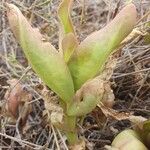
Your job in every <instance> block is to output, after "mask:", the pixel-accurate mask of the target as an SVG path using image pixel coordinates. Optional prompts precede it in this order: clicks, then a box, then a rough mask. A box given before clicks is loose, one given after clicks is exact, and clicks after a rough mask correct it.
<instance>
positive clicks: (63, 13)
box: [58, 0, 74, 34]
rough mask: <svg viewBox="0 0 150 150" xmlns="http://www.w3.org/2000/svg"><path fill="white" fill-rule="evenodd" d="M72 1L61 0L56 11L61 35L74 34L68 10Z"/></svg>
mask: <svg viewBox="0 0 150 150" xmlns="http://www.w3.org/2000/svg"><path fill="white" fill-rule="evenodd" d="M72 2H73V0H62V3H61V4H60V6H59V9H58V17H59V19H60V23H61V26H60V28H61V29H62V32H63V34H67V33H70V32H71V33H74V28H73V25H72V20H71V17H70V10H71V5H72Z"/></svg>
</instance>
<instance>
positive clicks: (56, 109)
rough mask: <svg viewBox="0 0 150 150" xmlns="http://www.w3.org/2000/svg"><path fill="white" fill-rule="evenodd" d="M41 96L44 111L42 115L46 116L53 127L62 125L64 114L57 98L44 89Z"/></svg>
mask: <svg viewBox="0 0 150 150" xmlns="http://www.w3.org/2000/svg"><path fill="white" fill-rule="evenodd" d="M42 96H43V99H44V105H45V109H46V112H44V113H45V114H43V115H47V118H48V120H50V122H51V123H52V124H53V125H55V126H57V125H60V124H62V122H63V117H64V113H63V108H62V107H61V106H60V105H59V104H58V97H56V96H52V94H51V92H50V91H49V90H47V88H46V87H44V89H43V90H42Z"/></svg>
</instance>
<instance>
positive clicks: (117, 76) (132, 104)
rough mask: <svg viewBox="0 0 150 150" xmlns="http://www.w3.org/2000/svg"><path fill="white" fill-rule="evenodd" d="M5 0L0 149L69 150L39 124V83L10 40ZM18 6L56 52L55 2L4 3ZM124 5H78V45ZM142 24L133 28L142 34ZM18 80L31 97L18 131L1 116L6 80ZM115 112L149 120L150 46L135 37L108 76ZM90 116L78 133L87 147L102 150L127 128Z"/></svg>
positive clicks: (143, 5) (0, 25) (89, 0)
mask: <svg viewBox="0 0 150 150" xmlns="http://www.w3.org/2000/svg"><path fill="white" fill-rule="evenodd" d="M4 2H5V0H1V1H0V58H1V59H0V149H7V150H23V149H25V150H32V149H36V150H37V149H40V150H42V149H43V150H54V149H57V150H59V149H61V150H63V149H64V150H67V149H68V147H67V145H66V143H65V140H66V138H65V136H64V135H62V134H61V133H60V131H59V130H58V129H56V128H54V127H53V126H51V125H50V124H47V122H45V120H44V119H43V115H42V112H43V110H44V104H43V100H42V96H41V95H40V94H39V92H38V88H37V87H39V86H40V85H41V80H40V79H39V78H38V77H37V76H36V75H35V74H34V73H33V72H32V70H31V69H30V68H29V67H28V63H27V61H26V59H25V58H24V55H23V54H22V52H21V49H20V47H19V46H18V43H17V42H16V40H15V39H14V36H13V34H12V32H11V31H10V29H9V25H8V22H7V19H6V12H5V7H4ZM7 2H12V3H14V4H16V5H17V6H18V7H19V8H20V9H21V10H22V11H23V13H24V15H26V16H27V17H28V18H29V20H30V22H31V23H32V24H33V25H34V26H35V27H38V28H40V30H41V32H42V33H43V34H44V35H45V36H46V37H47V38H48V39H49V41H51V42H52V43H53V44H54V45H55V46H56V47H57V46H58V43H57V42H58V26H57V25H58V19H57V17H56V16H57V7H58V4H59V0H45V1H44V0H7ZM135 3H136V5H137V8H138V12H139V16H138V17H139V18H142V16H144V14H145V13H146V12H148V6H149V5H150V1H149V0H143V1H136V0H135ZM123 4H124V1H120V4H118V1H117V0H116V1H115V0H111V1H108V0H103V1H102V0H94V1H93V0H85V1H81V0H76V2H75V4H74V7H73V13H72V17H73V22H74V24H75V26H76V30H77V33H78V35H79V36H78V38H79V40H82V39H84V38H85V37H86V36H87V35H88V34H90V33H91V32H93V31H95V30H98V29H100V28H102V27H103V26H104V25H105V24H106V23H107V22H109V20H111V18H112V16H113V14H114V11H115V10H117V9H116V7H118V6H119V9H120V8H121V7H122V5H123ZM146 21H147V20H146V19H143V20H142V21H141V22H140V23H138V24H137V26H138V27H139V28H140V29H142V30H143V31H145V30H146V28H145V27H144V22H146ZM13 78H17V79H18V80H19V82H21V83H22V84H23V85H24V87H25V89H26V90H28V91H29V92H31V93H32V95H33V101H32V102H31V103H32V112H31V113H30V115H29V117H28V120H27V125H26V126H25V127H24V129H23V130H22V131H20V130H19V129H18V125H17V123H16V124H11V123H10V122H9V120H8V118H6V117H5V115H3V114H2V112H1V110H2V107H1V106H2V105H3V103H4V102H5V101H6V100H5V99H4V95H5V93H6V91H7V89H8V88H9V85H8V83H7V81H8V80H10V79H13ZM112 87H113V89H114V93H115V97H116V99H115V100H116V104H115V105H114V109H116V110H118V111H121V112H122V111H125V112H132V113H133V114H135V115H142V116H144V117H146V118H149V117H150V99H149V98H150V92H149V91H150V46H149V45H145V44H143V38H142V36H140V35H139V36H138V37H137V38H136V39H134V40H132V41H131V42H130V43H128V44H127V45H125V46H124V47H123V48H122V51H121V52H120V53H119V54H118V63H117V66H116V69H115V71H114V74H113V76H112ZM95 112H97V110H95V111H94V112H93V113H91V114H89V115H88V116H87V117H86V118H85V120H84V126H83V127H80V134H81V135H83V136H84V137H85V138H86V142H87V143H86V145H87V148H88V149H90V150H92V149H94V150H96V149H99V150H100V149H104V146H105V145H106V144H110V143H111V141H112V138H113V137H114V136H115V135H116V134H117V133H118V132H119V131H120V130H122V129H124V128H127V127H131V126H132V125H131V124H130V122H129V121H128V120H125V121H116V120H113V119H110V118H107V119H106V120H105V123H104V124H103V127H102V126H100V125H99V124H101V118H100V117H101V116H100V115H101V114H100V113H95Z"/></svg>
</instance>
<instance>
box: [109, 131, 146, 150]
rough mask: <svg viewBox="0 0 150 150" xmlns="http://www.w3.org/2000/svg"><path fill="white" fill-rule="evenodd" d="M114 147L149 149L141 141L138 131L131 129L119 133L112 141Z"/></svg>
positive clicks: (121, 148)
mask: <svg viewBox="0 0 150 150" xmlns="http://www.w3.org/2000/svg"><path fill="white" fill-rule="evenodd" d="M112 148H116V149H117V148H118V149H120V150H132V149H136V150H148V149H147V148H146V146H145V145H144V144H143V143H142V142H141V138H140V136H139V135H138V133H137V132H135V131H133V130H131V129H128V130H124V131H122V132H121V133H119V134H118V135H117V136H116V137H115V139H114V140H113V142H112Z"/></svg>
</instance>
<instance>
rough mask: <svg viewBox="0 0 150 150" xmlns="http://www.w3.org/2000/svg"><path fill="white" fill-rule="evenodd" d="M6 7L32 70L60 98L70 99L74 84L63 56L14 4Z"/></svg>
mask: <svg viewBox="0 0 150 150" xmlns="http://www.w3.org/2000/svg"><path fill="white" fill-rule="evenodd" d="M7 7H8V10H7V16H8V20H9V24H10V27H11V29H12V31H13V33H14V35H15V37H16V38H17V40H18V41H19V43H20V45H21V47H22V49H23V51H24V53H25V55H26V57H27V59H28V61H29V63H30V64H31V66H32V68H33V70H34V71H35V72H36V73H37V74H38V75H39V77H40V78H41V79H42V80H43V81H44V82H45V84H46V85H47V86H49V88H51V89H52V90H53V91H54V92H56V93H57V94H58V96H60V98H62V99H63V100H64V101H70V100H71V99H72V97H73V94H74V86H73V81H72V78H71V75H70V72H69V69H68V67H67V65H66V63H65V62H64V60H63V58H62V57H61V56H60V54H59V53H58V52H57V51H56V49H55V48H54V47H53V46H52V45H51V44H50V43H48V42H46V41H44V39H43V37H42V35H41V34H40V32H39V31H38V30H36V29H33V28H32V27H31V25H30V24H29V23H28V21H27V20H26V18H25V17H24V16H23V15H22V13H21V12H20V10H19V9H18V8H17V7H16V6H15V5H13V4H7Z"/></svg>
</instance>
